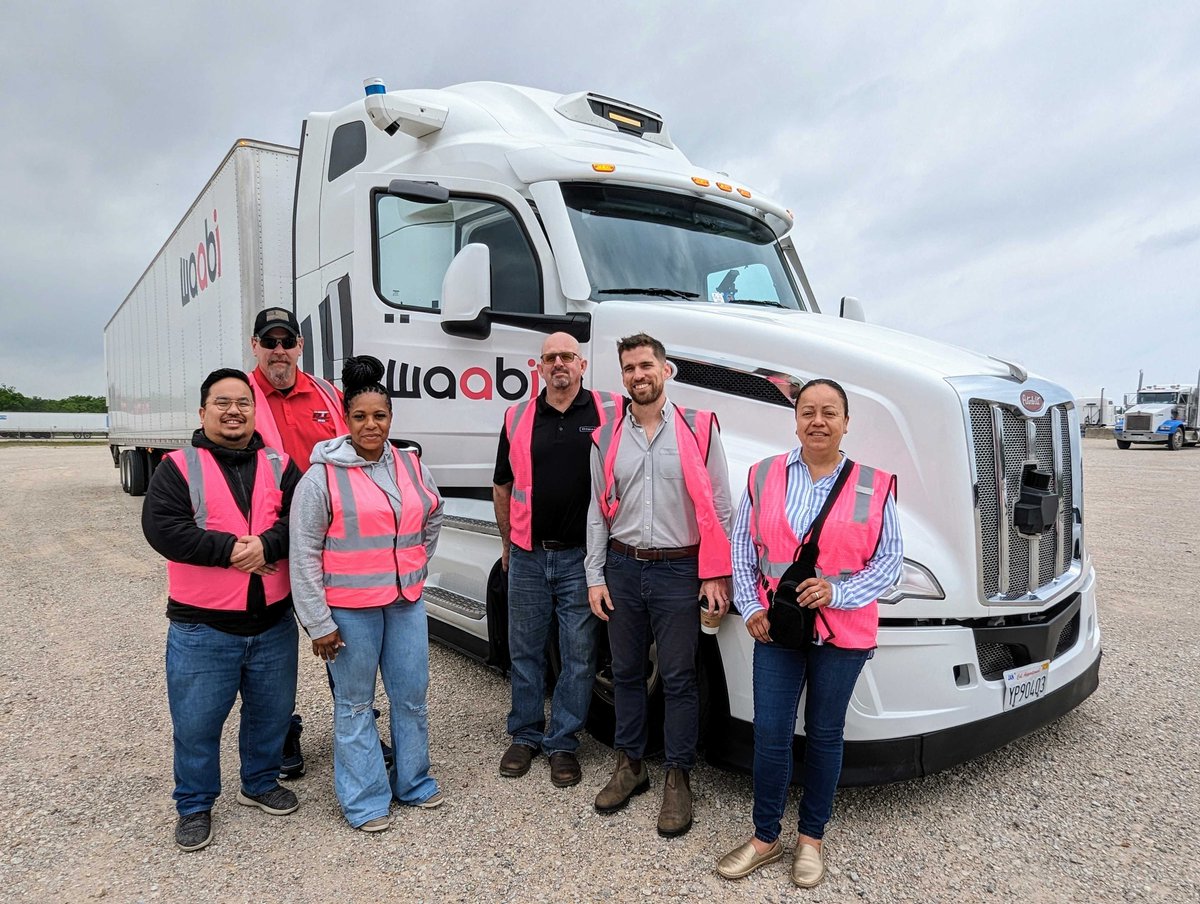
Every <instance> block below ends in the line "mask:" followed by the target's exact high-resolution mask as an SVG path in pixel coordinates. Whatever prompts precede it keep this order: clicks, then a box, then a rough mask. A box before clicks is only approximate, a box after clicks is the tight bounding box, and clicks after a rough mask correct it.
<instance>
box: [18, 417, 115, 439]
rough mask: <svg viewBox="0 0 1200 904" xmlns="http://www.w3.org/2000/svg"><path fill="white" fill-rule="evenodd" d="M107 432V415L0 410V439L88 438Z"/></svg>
mask: <svg viewBox="0 0 1200 904" xmlns="http://www.w3.org/2000/svg"><path fill="white" fill-rule="evenodd" d="M107 432H108V415H107V414H91V413H88V412H74V411H0V436H4V437H10V438H13V439H20V438H22V437H28V438H30V439H51V438H52V437H55V436H70V437H73V438H75V439H91V438H92V437H93V436H103V435H104V434H105V433H107Z"/></svg>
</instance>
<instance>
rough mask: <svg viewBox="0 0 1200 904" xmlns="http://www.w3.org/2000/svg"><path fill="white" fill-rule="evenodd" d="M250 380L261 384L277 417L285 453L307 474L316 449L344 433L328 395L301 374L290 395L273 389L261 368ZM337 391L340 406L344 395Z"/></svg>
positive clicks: (255, 370)
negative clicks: (330, 406)
mask: <svg viewBox="0 0 1200 904" xmlns="http://www.w3.org/2000/svg"><path fill="white" fill-rule="evenodd" d="M250 379H252V380H254V381H255V382H256V383H257V384H258V386H259V388H260V389H262V391H263V394H264V395H266V397H267V402H268V403H269V404H270V406H271V413H272V414H273V415H274V416H275V426H276V427H277V428H278V430H279V435H280V437H281V438H282V439H283V451H284V452H286V453H287V454H288V456H289V457H290V458H291V459H292V461H294V462H295V463H296V467H298V468H299V469H300V470H301V471H302V472H303V471H307V470H308V460H309V457H310V456H311V455H312V450H313V446H315V445H316V444H317V443H319V442H323V441H324V440H327V439H333V438H334V437H335V436H338V435H339V434H340V432H341V431H340V430H339V429H338V419H337V417H335V415H334V412H332V411H330V410H329V403H328V402H327V401H326V400H325V396H324V394H323V393H321V392H320V391H319V390H318V389H317V388H316V386H315V385H313V381H312V378H311V377H309V375H308V374H306V373H304V372H303V371H300V370H297V371H296V385H295V386H293V387H292V388H291V389H290V390H289V391H288V393H287V395H284V394H283V393H282V392H280V391H279V390H278V389H276V388H275V387H274V386H272V385H271V383H270V381H269V380H268V379H267V378H266V377H264V376H263V375H262V371H260V370H259V369H258V368H257V367H256V368H254V370H253V371H251V372H250ZM334 391H335V392H337V398H338V402H339V404H340V403H341V401H342V393H341V391H340V390H338V389H336V387H335V389H334ZM340 413H341V412H338V414H340Z"/></svg>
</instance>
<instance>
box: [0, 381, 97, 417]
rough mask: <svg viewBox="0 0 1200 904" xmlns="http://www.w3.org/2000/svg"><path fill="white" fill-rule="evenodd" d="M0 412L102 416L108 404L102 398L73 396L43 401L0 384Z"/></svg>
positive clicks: (38, 397)
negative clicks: (52, 412) (40, 412)
mask: <svg viewBox="0 0 1200 904" xmlns="http://www.w3.org/2000/svg"><path fill="white" fill-rule="evenodd" d="M0 411H58V412H77V413H81V414H104V413H105V412H106V411H108V403H107V401H105V398H104V396H90V395H73V396H67V397H66V398H65V399H43V398H42V397H41V396H27V395H25V394H24V393H20V392H17V390H15V389H14V388H13V387H11V386H7V385H5V384H4V383H0Z"/></svg>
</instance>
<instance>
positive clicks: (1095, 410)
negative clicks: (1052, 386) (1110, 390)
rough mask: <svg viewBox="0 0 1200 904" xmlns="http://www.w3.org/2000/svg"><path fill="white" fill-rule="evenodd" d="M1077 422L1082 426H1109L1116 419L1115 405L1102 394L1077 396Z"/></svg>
mask: <svg viewBox="0 0 1200 904" xmlns="http://www.w3.org/2000/svg"><path fill="white" fill-rule="evenodd" d="M1075 404H1076V405H1077V406H1079V423H1080V424H1081V425H1082V426H1084V427H1111V426H1112V425H1113V424H1115V423H1116V420H1117V406H1116V405H1115V404H1113V400H1112V399H1106V398H1105V397H1104V396H1095V397H1093V398H1078V399H1076V400H1075Z"/></svg>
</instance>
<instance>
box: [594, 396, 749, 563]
mask: <svg viewBox="0 0 1200 904" xmlns="http://www.w3.org/2000/svg"><path fill="white" fill-rule="evenodd" d="M672 404H674V403H672ZM675 415H676V416H675V418H674V421H675V444H676V446H677V447H678V449H679V464H680V466H681V467H682V469H683V482H684V485H685V486H686V487H687V491H688V496H689V498H691V500H692V506H693V508H694V509H695V513H696V527H697V529H698V530H699V531H700V556H699V563H698V564H699V572H700V578H701V580H707V579H709V578H719V577H727V576H728V575H729V574H730V573H731V572H732V571H733V566H732V565H731V564H730V554H729V536H728V535H727V534H726V533H725V526H724V525H723V524H721V519H720V518H718V517H717V510H716V507H715V506H714V504H713V488H712V481H711V480H710V479H709V476H708V469H707V467H705V465H706V464H707V462H708V450H709V444H710V442H711V440H712V431H713V428H714V427H715V426H718V425H717V416H716V415H715V414H713V413H712V412H711V411H704V410H699V409H697V410H693V409H690V408H681V407H680V406H678V405H675ZM625 420H626V419H625V418H624V417H620V418H617V419H616V420H614V421H612V422H610V423H608V424H606V425H605V426H604V427H602V428H601V429H599V430H596V431H595V432H594V433H592V442H594V443H595V444H596V448H598V449H599V450H600V459H601V461H602V462H603V465H604V488H603V490H602V491H601V493H600V499H599V505H600V512H601V514H603V515H604V520H605V522H607V524H608V525H609V527H612V522H613V518H614V517H616V514H617V508H618V507H619V506H620V504H621V500H620V498H619V497H618V496H617V479H616V462H617V449H618V448H619V447H620V444H621V433H622V428H623V425H624V423H625Z"/></svg>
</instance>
